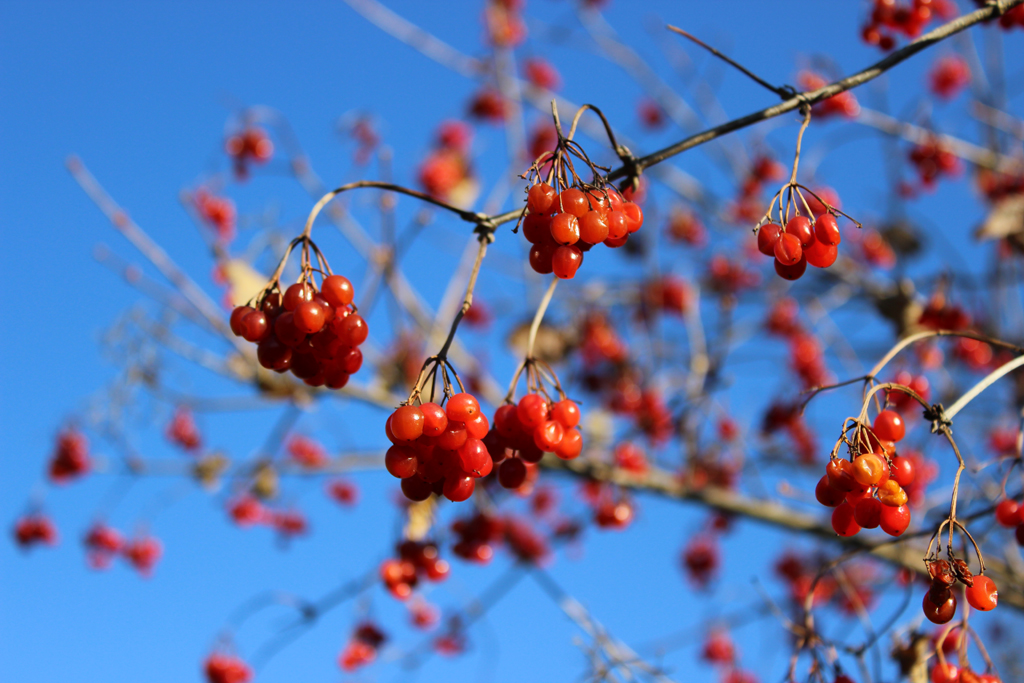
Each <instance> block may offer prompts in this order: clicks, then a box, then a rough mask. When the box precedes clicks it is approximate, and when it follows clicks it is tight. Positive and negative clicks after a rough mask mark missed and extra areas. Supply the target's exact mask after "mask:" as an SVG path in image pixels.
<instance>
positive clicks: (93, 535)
mask: <svg viewBox="0 0 1024 683" xmlns="http://www.w3.org/2000/svg"><path fill="white" fill-rule="evenodd" d="M84 543H85V550H86V559H87V560H88V562H89V566H90V567H92V568H93V569H109V568H110V566H111V564H113V562H114V558H115V557H117V556H118V555H120V554H121V551H122V550H123V549H124V536H122V535H121V533H120V532H118V531H117V530H116V529H113V528H111V527H109V526H107V525H106V524H103V523H102V522H97V523H96V524H94V525H93V526H92V528H90V529H89V531H88V533H86V535H85V539H84Z"/></svg>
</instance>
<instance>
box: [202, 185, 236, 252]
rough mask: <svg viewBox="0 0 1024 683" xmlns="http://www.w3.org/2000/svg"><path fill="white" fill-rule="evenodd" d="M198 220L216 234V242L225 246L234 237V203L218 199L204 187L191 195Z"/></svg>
mask: <svg viewBox="0 0 1024 683" xmlns="http://www.w3.org/2000/svg"><path fill="white" fill-rule="evenodd" d="M192 201H193V203H194V204H195V207H196V211H197V212H198V213H199V216H200V218H202V219H203V221H205V222H206V223H208V224H209V225H210V226H211V227H212V228H213V229H214V232H216V233H217V241H218V242H220V243H221V244H227V243H228V242H230V241H231V240H232V239H233V238H234V236H235V219H236V211H235V203H234V202H233V201H231V200H230V199H229V198H227V197H218V196H217V195H215V194H212V193H211V192H210V191H209V190H207V189H206V188H204V187H201V188H199V189H198V190H196V191H195V193H194V194H193V195H192Z"/></svg>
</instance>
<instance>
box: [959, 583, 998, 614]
mask: <svg viewBox="0 0 1024 683" xmlns="http://www.w3.org/2000/svg"><path fill="white" fill-rule="evenodd" d="M964 593H965V594H966V595H967V602H968V603H969V604H970V605H971V607H973V608H974V609H976V610H981V611H982V612H987V611H989V610H991V609H995V607H996V604H998V602H999V591H997V590H996V582H995V581H993V580H992V579H990V578H988V577H987V576H985V575H984V574H980V575H977V576H975V577H974V584H973V585H971V586H970V587H969V588H967V590H966V591H964Z"/></svg>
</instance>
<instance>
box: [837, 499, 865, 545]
mask: <svg viewBox="0 0 1024 683" xmlns="http://www.w3.org/2000/svg"><path fill="white" fill-rule="evenodd" d="M832 529H834V530H835V532H836V533H837V534H839V535H840V536H844V537H845V536H854V535H856V533H857V532H858V531H860V525H859V524H857V520H856V519H855V518H854V507H853V506H852V505H850V504H849V503H847V502H844V503H842V504H840V505H838V506H837V507H836V508H835V510H833V511H832Z"/></svg>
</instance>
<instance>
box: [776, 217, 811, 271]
mask: <svg viewBox="0 0 1024 683" xmlns="http://www.w3.org/2000/svg"><path fill="white" fill-rule="evenodd" d="M790 222H791V223H792V221H790ZM774 253H775V260H776V261H778V262H779V263H781V264H782V265H784V266H795V265H796V264H797V263H799V262H800V259H802V258H803V255H804V248H803V246H802V245H801V244H800V238H799V237H797V236H796V235H792V234H790V233H788V232H787V233H783V234H781V235H779V239H778V241H777V242H776V243H775V252H774Z"/></svg>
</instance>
